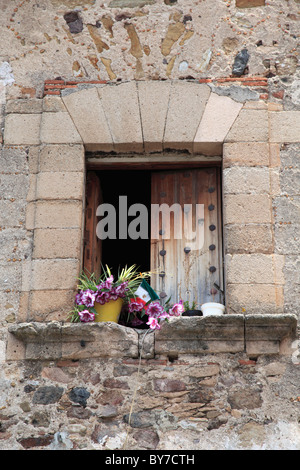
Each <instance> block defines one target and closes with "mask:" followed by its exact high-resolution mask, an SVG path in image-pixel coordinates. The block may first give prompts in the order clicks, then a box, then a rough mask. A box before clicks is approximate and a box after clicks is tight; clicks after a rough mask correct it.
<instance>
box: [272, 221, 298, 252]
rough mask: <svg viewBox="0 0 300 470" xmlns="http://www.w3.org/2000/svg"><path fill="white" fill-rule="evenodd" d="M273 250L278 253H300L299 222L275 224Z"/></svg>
mask: <svg viewBox="0 0 300 470" xmlns="http://www.w3.org/2000/svg"><path fill="white" fill-rule="evenodd" d="M274 235H275V236H274V240H275V251H276V253H280V254H285V255H287V254H291V255H292V254H299V253H300V224H299V223H293V224H284V225H283V224H275V226H274Z"/></svg>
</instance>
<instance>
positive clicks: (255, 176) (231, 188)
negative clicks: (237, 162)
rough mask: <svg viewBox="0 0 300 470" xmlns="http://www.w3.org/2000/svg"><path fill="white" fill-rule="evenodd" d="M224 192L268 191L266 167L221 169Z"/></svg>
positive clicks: (249, 192)
mask: <svg viewBox="0 0 300 470" xmlns="http://www.w3.org/2000/svg"><path fill="white" fill-rule="evenodd" d="M223 189H224V193H225V194H241V193H244V194H262V193H267V194H268V193H269V192H270V174H269V169H268V168H253V167H252V168H249V167H248V168H243V167H233V168H226V169H224V171H223Z"/></svg>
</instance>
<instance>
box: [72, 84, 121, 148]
mask: <svg viewBox="0 0 300 470" xmlns="http://www.w3.org/2000/svg"><path fill="white" fill-rule="evenodd" d="M63 101H64V103H65V105H66V108H67V109H68V111H69V113H70V116H71V118H72V120H73V122H74V123H75V126H76V128H77V130H78V132H79V134H80V135H81V138H82V142H83V143H84V145H85V148H86V150H88V151H96V150H99V151H105V152H110V151H112V150H113V141H112V136H111V133H110V130H109V126H108V123H107V121H106V116H105V113H104V110H103V107H102V102H101V100H100V97H99V95H98V92H97V88H90V89H87V90H81V91H79V92H77V93H71V94H70V95H67V96H64V97H63Z"/></svg>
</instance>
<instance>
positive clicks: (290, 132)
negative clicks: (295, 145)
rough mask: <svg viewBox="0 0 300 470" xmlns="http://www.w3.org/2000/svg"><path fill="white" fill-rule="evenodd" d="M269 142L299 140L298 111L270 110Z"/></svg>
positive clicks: (299, 122) (299, 114)
mask: <svg viewBox="0 0 300 470" xmlns="http://www.w3.org/2000/svg"><path fill="white" fill-rule="evenodd" d="M269 116H270V142H279V143H280V142H300V111H279V112H270V113H269Z"/></svg>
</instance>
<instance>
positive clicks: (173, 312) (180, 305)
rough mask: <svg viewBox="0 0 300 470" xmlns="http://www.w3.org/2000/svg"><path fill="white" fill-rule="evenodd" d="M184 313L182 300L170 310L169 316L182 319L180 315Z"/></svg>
mask: <svg viewBox="0 0 300 470" xmlns="http://www.w3.org/2000/svg"><path fill="white" fill-rule="evenodd" d="M183 312H184V306H183V302H182V300H180V302H179V303H177V304H174V305H173V307H172V308H170V310H169V314H170V315H171V316H175V317H180V315H181V314H182V313H183Z"/></svg>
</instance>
